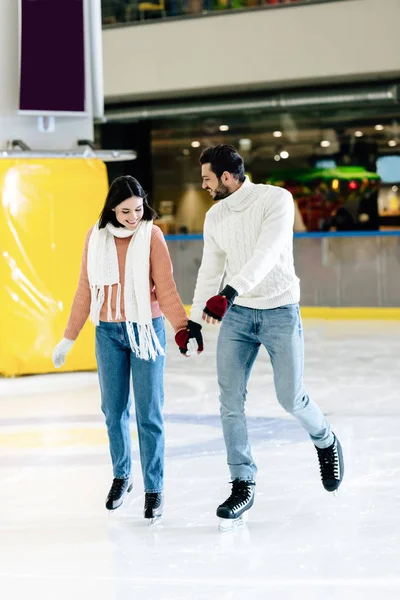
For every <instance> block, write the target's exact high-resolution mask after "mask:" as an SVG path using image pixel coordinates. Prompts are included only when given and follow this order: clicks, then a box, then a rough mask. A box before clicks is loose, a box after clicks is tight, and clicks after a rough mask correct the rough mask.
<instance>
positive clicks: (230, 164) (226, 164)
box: [200, 144, 246, 183]
mask: <svg viewBox="0 0 400 600" xmlns="http://www.w3.org/2000/svg"><path fill="white" fill-rule="evenodd" d="M207 163H210V165H211V170H212V171H213V173H215V174H216V176H217V177H218V179H221V176H222V173H224V171H228V173H231V175H233V176H234V177H235V179H237V180H238V181H239V182H240V183H243V181H244V180H245V178H246V175H245V172H244V162H243V158H242V157H241V156H240V154H239V152H238V151H237V150H236V148H234V147H233V146H228V145H225V144H219V145H218V146H213V147H210V148H206V149H205V150H203V152H202V153H201V156H200V164H201V165H205V164H207Z"/></svg>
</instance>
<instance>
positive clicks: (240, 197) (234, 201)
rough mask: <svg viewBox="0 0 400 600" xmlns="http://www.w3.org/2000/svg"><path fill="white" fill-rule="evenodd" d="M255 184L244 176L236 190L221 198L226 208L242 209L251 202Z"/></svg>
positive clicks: (254, 195) (253, 196)
mask: <svg viewBox="0 0 400 600" xmlns="http://www.w3.org/2000/svg"><path fill="white" fill-rule="evenodd" d="M255 190H256V186H255V184H254V183H252V182H251V181H250V179H249V178H248V177H247V176H246V179H245V180H244V182H243V183H242V185H241V186H240V188H239V189H238V190H236V192H233V194H231V195H230V196H227V197H226V198H224V199H223V200H222V202H225V203H226V205H227V206H228V208H230V209H231V210H236V211H240V210H244V209H245V208H247V207H248V206H249V204H251V202H252V201H253V200H254V199H255V197H256V194H255Z"/></svg>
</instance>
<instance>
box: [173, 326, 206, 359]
mask: <svg viewBox="0 0 400 600" xmlns="http://www.w3.org/2000/svg"><path fill="white" fill-rule="evenodd" d="M175 342H176V343H177V344H178V346H179V350H180V352H181V354H183V355H184V356H186V357H188V358H189V357H190V356H191V353H192V352H193V351H194V350H196V346H197V354H200V353H201V352H203V349H204V345H203V336H202V335H201V325H200V324H199V323H195V322H194V321H191V320H190V319H189V321H188V323H187V326H186V329H181V330H180V331H178V333H177V334H176V335H175Z"/></svg>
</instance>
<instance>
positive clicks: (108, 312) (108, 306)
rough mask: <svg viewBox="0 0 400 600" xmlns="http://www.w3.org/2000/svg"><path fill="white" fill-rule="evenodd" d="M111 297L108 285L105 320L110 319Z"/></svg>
mask: <svg viewBox="0 0 400 600" xmlns="http://www.w3.org/2000/svg"><path fill="white" fill-rule="evenodd" d="M111 299H112V285H109V286H108V294H107V321H112V311H111Z"/></svg>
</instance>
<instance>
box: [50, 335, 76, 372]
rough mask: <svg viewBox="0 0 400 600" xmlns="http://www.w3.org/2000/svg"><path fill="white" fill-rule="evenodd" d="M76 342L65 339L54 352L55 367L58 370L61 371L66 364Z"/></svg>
mask: <svg viewBox="0 0 400 600" xmlns="http://www.w3.org/2000/svg"><path fill="white" fill-rule="evenodd" d="M73 345H74V342H73V341H72V340H67V338H63V339H62V340H61V342H60V343H59V344H57V346H56V347H55V348H54V350H53V365H54V366H55V368H56V369H59V368H60V367H62V366H63V365H64V364H65V359H66V357H67V354H68V352H69V351H70V350H71V348H72V346H73Z"/></svg>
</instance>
